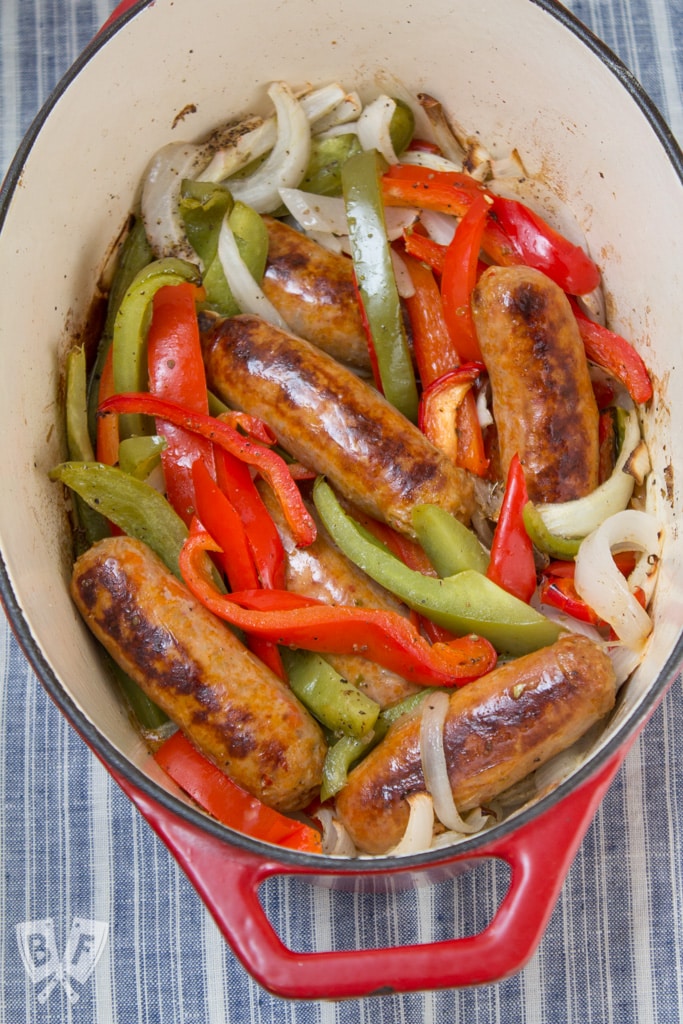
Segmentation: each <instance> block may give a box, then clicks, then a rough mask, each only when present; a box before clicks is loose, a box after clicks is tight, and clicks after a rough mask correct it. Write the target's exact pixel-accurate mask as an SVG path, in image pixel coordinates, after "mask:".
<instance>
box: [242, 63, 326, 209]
mask: <svg viewBox="0 0 683 1024" xmlns="http://www.w3.org/2000/svg"><path fill="white" fill-rule="evenodd" d="M268 95H269V96H270V98H271V100H272V102H273V106H274V107H275V114H276V117H277V141H276V142H275V145H274V146H273V148H272V150H271V151H270V153H269V155H268V157H267V158H266V159H265V160H264V162H263V163H262V164H261V165H260V166H259V167H258V168H257V169H256V170H255V171H254V172H253V174H250V175H248V176H247V177H245V178H237V179H235V180H232V179H230V181H229V187H230V191H231V192H232V194H233V197H234V198H235V199H239V200H240V201H241V202H243V203H246V204H247V206H251V207H253V209H255V210H256V212H257V213H270V212H272V211H273V210H275V209H277V207H278V206H279V204H280V193H279V189H281V188H294V187H295V186H296V185H298V184H299V182H300V181H301V179H302V178H303V176H304V174H305V173H306V168H307V166H308V160H309V156H310V152H311V129H310V125H309V123H308V118H307V117H306V113H305V111H304V109H303V107H302V106H301V103H299V101H298V100H297V99H296V97H295V96H294V94H293V92H292V90H291V89H290V88H289V86H288V85H287V84H286V83H284V82H273V84H272V85H271V86H270V88H269V89H268Z"/></svg>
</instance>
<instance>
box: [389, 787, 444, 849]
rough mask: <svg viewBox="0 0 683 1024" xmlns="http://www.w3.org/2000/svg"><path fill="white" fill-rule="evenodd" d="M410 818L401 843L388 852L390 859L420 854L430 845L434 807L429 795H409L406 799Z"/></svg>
mask: <svg viewBox="0 0 683 1024" xmlns="http://www.w3.org/2000/svg"><path fill="white" fill-rule="evenodd" d="M407 800H408V804H409V805H410V817H409V818H408V824H407V825H406V830H405V832H404V833H403V838H402V839H401V841H400V842H399V843H398V844H397V845H396V846H394V848H393V849H392V850H389V854H388V855H389V856H390V857H406V856H408V854H411V853H422V852H423V851H424V850H428V849H429V847H430V846H431V845H432V834H433V831H434V806H433V804H432V798H431V797H430V795H429V793H411V794H410V796H409V797H408V798H407Z"/></svg>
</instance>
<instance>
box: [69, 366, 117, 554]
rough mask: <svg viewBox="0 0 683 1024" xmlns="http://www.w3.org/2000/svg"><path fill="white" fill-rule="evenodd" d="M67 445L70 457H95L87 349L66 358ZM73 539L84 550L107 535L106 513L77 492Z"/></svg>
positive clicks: (88, 458)
mask: <svg viewBox="0 0 683 1024" xmlns="http://www.w3.org/2000/svg"><path fill="white" fill-rule="evenodd" d="M65 419H66V445H67V453H68V456H69V458H70V459H74V460H76V461H84V462H87V461H90V460H92V459H94V457H95V456H94V453H93V447H92V442H91V440H90V433H89V431H88V400H87V374H86V365H85V349H84V348H78V349H72V350H71V352H69V354H68V355H67V357H66V401H65ZM73 504H74V519H75V524H74V525H75V531H74V541H75V545H76V549H77V550H78V551H81V550H85V549H86V548H88V547H90V545H91V544H94V542H95V541H97V540H101V539H102V538H103V537H108V536H109V534H110V532H111V531H110V529H109V524H108V522H107V520H106V519H105V518H104V516H101V515H100V514H99V512H96V511H95V510H94V509H92V508H90V506H89V505H87V504H86V503H85V502H84V501H82V500H81V499H80V498H79V497H78V495H74V503H73Z"/></svg>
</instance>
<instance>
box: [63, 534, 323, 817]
mask: <svg viewBox="0 0 683 1024" xmlns="http://www.w3.org/2000/svg"><path fill="white" fill-rule="evenodd" d="M71 595H72V597H73V600H74V601H75V603H76V606H77V608H78V610H79V611H80V613H81V615H82V616H83V618H84V620H85V622H86V623H87V625H88V626H89V627H90V629H91V631H92V632H93V633H94V635H95V636H96V637H97V639H98V640H100V641H101V643H102V644H103V645H104V647H105V648H106V649H107V650H108V651H109V653H110V654H111V656H112V657H113V658H114V660H115V661H116V662H117V663H118V664H119V665H120V666H121V668H122V669H123V670H124V671H125V672H126V673H127V674H128V675H129V676H130V677H131V678H132V679H134V680H135V681H136V682H137V683H138V684H139V686H140V687H141V688H142V689H143V690H144V692H145V693H146V694H147V695H148V696H149V697H150V698H151V700H153V701H154V702H155V703H156V704H158V705H159V707H161V708H162V709H163V710H164V711H165V712H166V714H167V715H168V716H169V718H171V719H172V720H173V721H174V722H175V723H176V724H177V725H178V726H179V728H180V729H182V731H183V732H184V733H185V734H186V735H187V737H188V739H189V740H190V741H191V742H192V743H193V744H194V745H195V746H196V747H197V748H198V749H199V750H201V751H202V753H204V754H205V755H206V757H207V758H208V759H209V760H210V761H212V762H213V763H214V764H215V765H216V766H217V767H218V768H220V769H221V770H222V771H224V772H225V773H226V774H227V775H229V776H230V777H231V778H232V779H233V780H234V781H235V782H236V783H237V784H238V785H239V786H242V787H243V788H244V789H246V790H248V792H250V793H252V794H253V795H254V796H256V797H258V798H259V799H260V800H262V801H263V802H264V803H266V804H268V805H269V806H271V807H274V808H276V809H277V810H280V811H294V810H299V809H301V808H302V807H305V806H306V804H307V803H309V802H310V799H311V797H312V796H313V795H314V793H315V792H316V791H317V789H318V787H319V785H320V782H321V778H322V765H323V760H324V757H325V750H326V747H325V741H324V739H323V735H322V732H321V730H320V728H319V726H318V725H317V723H316V722H314V721H313V719H312V718H311V717H310V716H309V714H308V712H307V711H306V710H305V709H304V708H303V707H302V706H301V705H300V704H299V702H298V701H297V700H296V698H295V697H294V695H293V694H292V693H291V691H290V690H289V688H288V687H287V686H286V685H285V684H284V683H282V682H281V681H280V680H279V679H278V678H277V676H276V675H274V673H272V672H271V671H270V669H268V668H267V667H266V666H265V665H263V664H262V663H261V662H260V661H259V660H258V659H257V658H255V657H254V656H253V655H252V654H251V653H250V652H249V651H248V650H247V649H246V648H245V647H244V646H243V645H242V644H241V643H240V641H239V640H238V639H237V638H236V637H235V636H234V634H233V633H232V632H231V631H230V629H228V627H227V626H225V625H224V624H223V623H222V622H220V621H219V620H218V619H216V618H215V617H214V616H213V615H212V614H211V613H210V612H208V611H207V610H206V609H205V608H204V607H203V606H202V605H201V604H199V603H198V602H197V601H195V599H194V598H193V597H192V596H191V594H190V593H189V592H188V591H187V589H186V588H185V586H184V585H183V584H182V583H181V582H180V581H179V580H177V579H176V577H175V576H173V575H172V574H171V573H170V572H169V571H168V570H167V569H166V567H165V566H164V564H163V563H162V562H161V560H160V559H159V558H157V556H156V555H155V554H154V553H153V552H152V551H151V550H150V549H149V548H148V547H147V546H146V545H145V544H143V543H141V542H140V541H137V540H133V539H131V538H129V537H112V538H107V539H105V540H102V541H99V542H98V543H97V544H95V545H93V547H91V548H90V549H89V550H88V551H86V552H85V553H84V554H82V555H81V556H80V557H79V558H78V559H77V561H76V563H75V565H74V569H73V574H72V579H71Z"/></svg>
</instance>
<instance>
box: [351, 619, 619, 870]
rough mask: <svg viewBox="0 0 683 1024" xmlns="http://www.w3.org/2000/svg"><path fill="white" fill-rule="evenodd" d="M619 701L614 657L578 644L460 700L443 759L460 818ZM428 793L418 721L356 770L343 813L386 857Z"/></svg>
mask: <svg viewBox="0 0 683 1024" xmlns="http://www.w3.org/2000/svg"><path fill="white" fill-rule="evenodd" d="M614 697H615V675H614V670H613V668H612V663H611V661H610V659H609V656H608V655H607V654H605V653H604V651H603V650H602V649H601V648H600V647H599V646H598V645H596V644H595V643H593V641H591V640H588V639H587V638H585V637H581V636H575V635H572V636H565V637H562V638H561V639H560V640H558V641H557V642H556V643H555V644H553V645H552V646H551V647H545V648H543V649H541V650H539V651H535V652H534V653H533V654H527V655H525V656H524V657H523V658H519V659H518V660H517V661H511V662H507V663H506V664H504V665H501V666H500V667H499V668H496V669H494V670H493V672H490V673H489V674H488V675H486V676H482V677H481V679H477V680H475V681H474V682H473V683H468V685H467V686H464V687H462V689H459V690H456V691H455V692H454V693H453V695H452V696H451V698H450V705H449V709H448V714H447V716H446V722H445V726H444V750H445V754H446V763H447V766H448V777H449V780H450V783H451V788H452V790H453V798H454V800H455V804H456V807H457V808H458V810H460V811H467V810H469V809H471V808H473V807H477V806H479V805H481V804H486V802H487V801H489V800H491V799H493V798H494V797H495V796H497V795H498V794H499V793H502V792H503V791H504V790H506V789H507V788H508V787H509V786H511V785H512V784H513V783H515V782H518V781H519V780H520V779H523V778H524V777H525V776H527V775H528V774H529V773H530V772H531V771H533V770H534V769H536V768H538V767H540V765H541V764H543V763H544V762H546V761H547V760H549V758H551V757H553V756H554V755H555V754H558V753H559V752H560V751H561V750H564V749H566V748H567V747H569V746H571V744H572V743H574V742H575V741H576V740H577V739H579V738H580V737H581V736H582V735H583V734H584V733H585V732H586V731H587V730H588V729H589V728H590V726H591V725H593V723H594V722H597V721H598V720H599V719H601V718H602V717H603V716H604V715H605V714H607V712H608V711H610V709H611V708H612V707H613V705H614ZM424 789H425V782H424V776H423V773H422V761H421V754H420V716H419V714H418V715H414V716H410V717H407V718H405V719H403V720H401V721H399V722H397V723H396V724H395V725H394V726H393V727H392V728H391V729H390V731H389V732H388V733H387V736H386V737H385V739H384V740H383V741H382V743H380V744H379V746H377V747H376V748H375V750H374V751H372V752H371V753H370V754H369V755H368V756H367V758H366V759H365V760H364V761H361V763H360V764H359V765H358V767H357V768H355V769H354V770H353V772H352V773H351V774H350V776H349V780H348V783H347V785H346V787H345V788H344V789H343V790H342V791H341V792H340V793H339V795H338V797H337V811H338V813H339V816H340V818H341V819H342V821H343V822H344V824H345V825H346V828H347V829H348V831H349V834H350V835H351V837H352V839H353V841H354V842H355V843H356V845H357V847H358V848H359V849H360V850H363V851H366V852H368V853H386V851H387V850H389V849H391V847H392V846H395V845H396V843H397V842H398V841H399V840H400V838H401V836H402V835H403V833H404V831H405V828H406V824H407V822H408V817H409V808H408V803H407V801H406V797H407V796H409V795H410V794H411V793H415V792H424Z"/></svg>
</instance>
